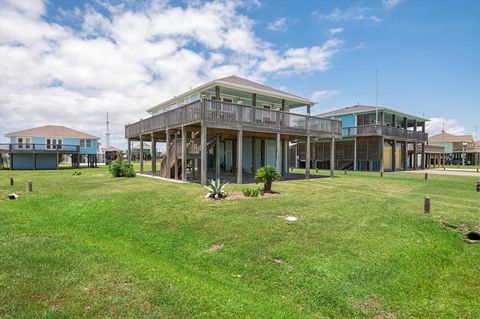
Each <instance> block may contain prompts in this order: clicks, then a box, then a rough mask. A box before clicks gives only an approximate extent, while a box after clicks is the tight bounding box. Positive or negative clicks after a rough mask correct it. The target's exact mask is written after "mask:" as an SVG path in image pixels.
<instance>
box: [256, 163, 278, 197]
mask: <svg viewBox="0 0 480 319" xmlns="http://www.w3.org/2000/svg"><path fill="white" fill-rule="evenodd" d="M281 180H282V176H281V175H280V174H279V173H278V172H277V170H276V169H275V168H273V167H272V166H269V165H266V166H264V167H262V168H260V169H259V170H257V172H256V174H255V181H256V182H257V183H263V192H266V193H271V192H272V183H273V182H278V181H281Z"/></svg>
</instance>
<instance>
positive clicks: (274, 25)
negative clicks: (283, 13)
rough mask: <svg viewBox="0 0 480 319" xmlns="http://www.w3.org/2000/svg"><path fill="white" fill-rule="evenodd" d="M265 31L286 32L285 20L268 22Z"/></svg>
mask: <svg viewBox="0 0 480 319" xmlns="http://www.w3.org/2000/svg"><path fill="white" fill-rule="evenodd" d="M267 29H268V30H272V31H287V18H285V17H282V18H280V19H278V20H275V21H273V22H270V23H269V24H268V26H267Z"/></svg>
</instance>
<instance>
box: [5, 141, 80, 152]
mask: <svg viewBox="0 0 480 319" xmlns="http://www.w3.org/2000/svg"><path fill="white" fill-rule="evenodd" d="M0 151H3V152H8V153H34V152H35V153H57V152H58V153H78V152H80V146H78V145H64V144H62V145H53V144H38V143H1V144H0Z"/></svg>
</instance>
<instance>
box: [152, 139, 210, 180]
mask: <svg viewBox="0 0 480 319" xmlns="http://www.w3.org/2000/svg"><path fill="white" fill-rule="evenodd" d="M196 135H197V134H194V135H193V136H192V138H190V139H189V140H188V141H187V145H186V148H187V157H188V159H189V160H192V159H200V154H201V142H200V138H199V137H196ZM214 146H215V137H213V138H212V139H210V140H209V141H207V151H208V150H209V149H210V148H211V147H214ZM167 152H168V153H169V154H170V163H168V164H167V154H165V155H163V156H162V157H161V158H160V176H162V177H165V178H172V176H175V168H176V169H177V172H178V175H177V177H180V178H181V171H182V140H181V138H177V137H175V138H174V139H173V140H172V141H171V142H170V145H169V146H168V150H167Z"/></svg>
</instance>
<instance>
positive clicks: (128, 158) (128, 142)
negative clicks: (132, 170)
mask: <svg viewBox="0 0 480 319" xmlns="http://www.w3.org/2000/svg"><path fill="white" fill-rule="evenodd" d="M127 144H128V151H127V160H128V164H131V163H132V140H131V139H130V138H128V139H127Z"/></svg>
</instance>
